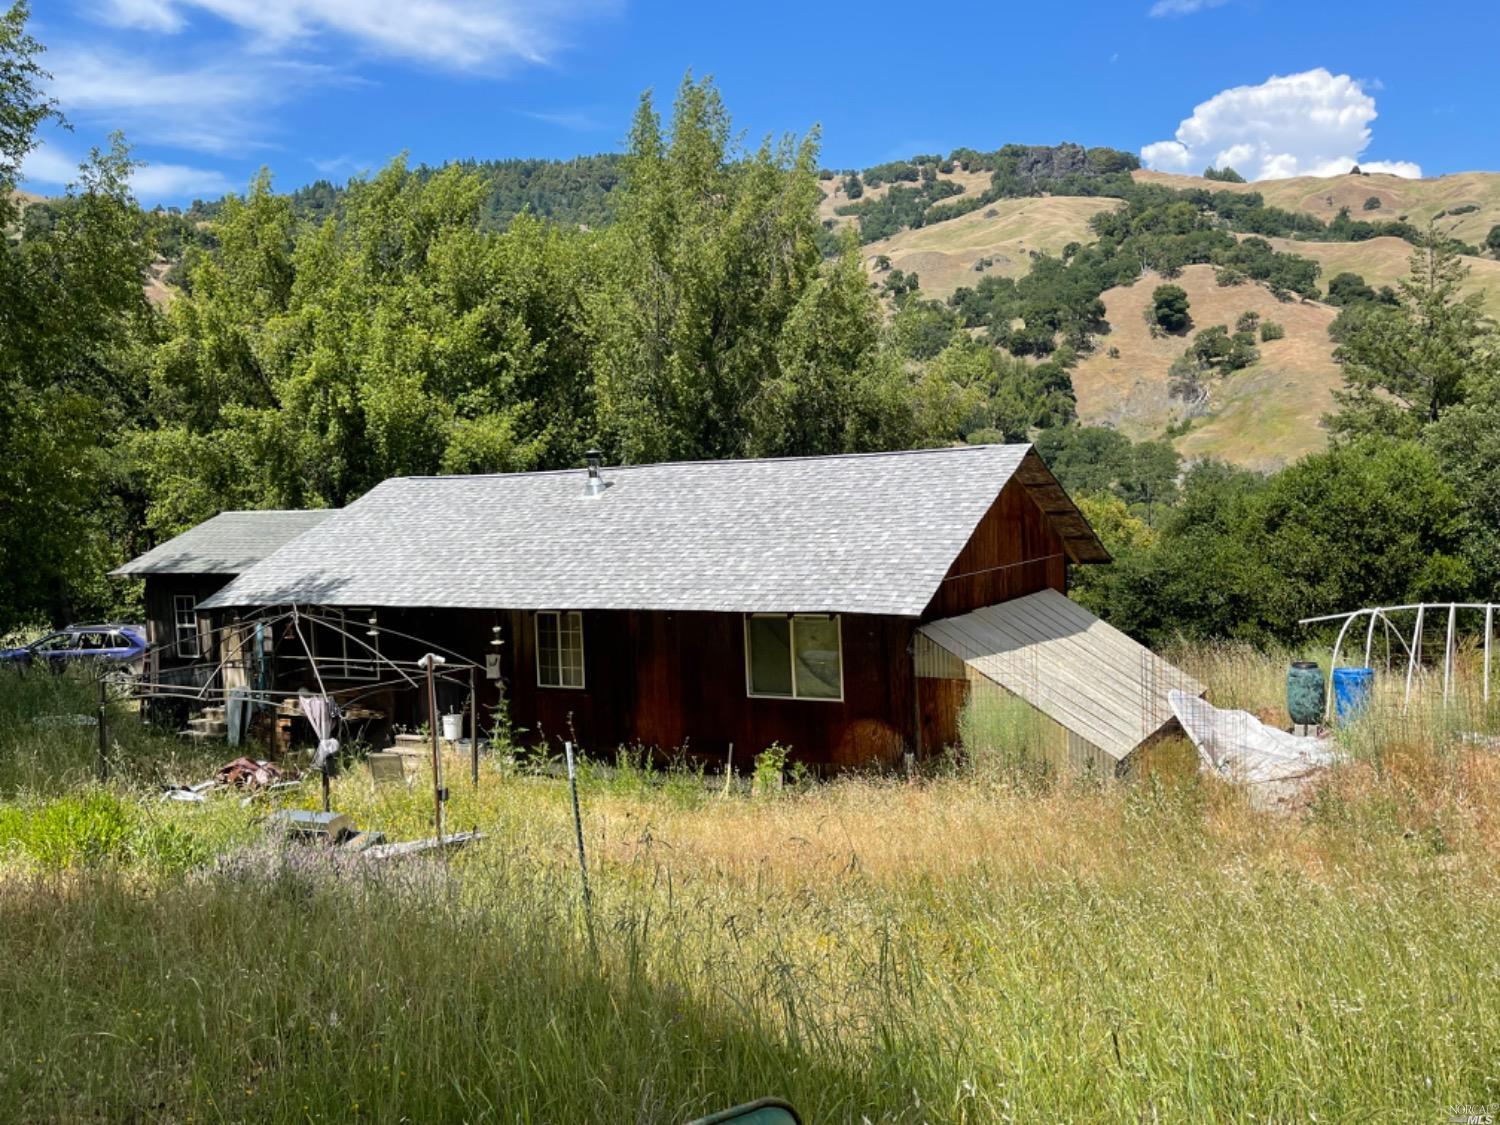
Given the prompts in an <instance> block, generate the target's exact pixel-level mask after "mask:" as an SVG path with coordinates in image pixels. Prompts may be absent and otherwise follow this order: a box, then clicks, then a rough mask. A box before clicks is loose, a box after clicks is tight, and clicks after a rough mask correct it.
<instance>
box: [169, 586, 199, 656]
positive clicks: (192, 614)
mask: <svg viewBox="0 0 1500 1125" xmlns="http://www.w3.org/2000/svg"><path fill="white" fill-rule="evenodd" d="M172 626H173V631H174V633H175V634H176V638H177V655H178V656H194V657H196V656H201V655H202V654H203V648H202V644H201V642H200V641H199V639H198V599H197V598H196V597H194V596H193V595H192V594H177V595H176V596H175V597H173V598H172Z"/></svg>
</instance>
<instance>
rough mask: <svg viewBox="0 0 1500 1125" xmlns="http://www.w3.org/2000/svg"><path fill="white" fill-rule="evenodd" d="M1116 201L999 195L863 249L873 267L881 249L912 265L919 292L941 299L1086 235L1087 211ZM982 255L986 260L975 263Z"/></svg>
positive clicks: (1022, 269)
mask: <svg viewBox="0 0 1500 1125" xmlns="http://www.w3.org/2000/svg"><path fill="white" fill-rule="evenodd" d="M1118 204H1119V201H1118V200H1114V199H1099V198H1088V199H1084V198H1078V197H1070V196H1057V197H1051V196H1040V197H1032V198H1027V199H1000V200H996V201H995V202H994V203H992V204H990V205H989V206H988V207H985V208H984V209H983V210H980V211H973V212H970V213H969V214H967V215H961V216H960V217H958V218H956V219H949V220H947V221H946V222H941V223H934V224H933V225H931V226H926V227H922V228H921V229H919V230H904V231H902V232H901V233H900V234H898V235H895V236H893V237H891V238H883V239H881V240H880V241H878V242H872V243H870V244H869V245H867V246H865V247H864V249H863V251H862V253H863V257H864V260H865V262H866V264H867V265H869V266H871V267H872V268H873V265H874V262H875V260H876V259H877V258H878V257H880V256H881V255H885V256H886V257H888V258H890V260H891V265H892V267H894V268H896V269H900V270H905V271H906V272H908V273H910V272H911V271H912V270H916V271H917V273H918V274H919V275H920V276H921V279H922V292H923V293H925V294H927V295H928V296H930V297H937V298H940V299H946V298H947V297H948V296H949V295H950V294H951V293H952V292H953V291H954V290H955V289H957V288H958V287H959V286H961V285H973V284H974V283H975V282H976V281H978V280H979V279H980V278H981V277H985V276H987V275H989V274H1001V275H1003V276H1006V277H1020V276H1021V275H1023V274H1025V273H1026V271H1027V270H1029V269H1030V268H1031V260H1032V255H1033V254H1043V253H1044V254H1051V255H1053V256H1056V255H1058V254H1060V253H1062V248H1063V247H1064V246H1066V245H1067V244H1068V243H1070V242H1087V241H1089V240H1090V239H1091V238H1092V237H1093V236H1092V234H1091V233H1090V232H1089V225H1088V222H1089V217H1090V216H1092V215H1094V214H1096V213H1097V212H1099V211H1105V210H1108V209H1109V208H1111V207H1114V206H1118ZM985 259H988V260H989V263H990V264H988V265H985V266H984V268H983V269H976V268H975V267H976V265H978V264H980V263H981V262H982V261H983V260H985Z"/></svg>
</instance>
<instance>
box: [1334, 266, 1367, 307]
mask: <svg viewBox="0 0 1500 1125" xmlns="http://www.w3.org/2000/svg"><path fill="white" fill-rule="evenodd" d="M1377 299H1378V297H1377V294H1376V292H1375V290H1373V289H1371V288H1370V287H1369V286H1368V285H1367V284H1365V279H1364V278H1362V277H1361V276H1360V275H1359V274H1357V273H1349V272H1348V271H1345V272H1344V273H1339V274H1335V275H1334V276H1333V277H1332V278H1331V279H1330V280H1329V282H1328V303H1329V304H1330V305H1353V304H1357V303H1358V302H1360V301H1375V300H1377Z"/></svg>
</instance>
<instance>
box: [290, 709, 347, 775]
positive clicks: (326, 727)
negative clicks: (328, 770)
mask: <svg viewBox="0 0 1500 1125" xmlns="http://www.w3.org/2000/svg"><path fill="white" fill-rule="evenodd" d="M297 702H298V704H299V705H300V706H301V708H302V714H303V715H305V716H307V721H308V723H309V725H311V726H312V729H313V733H314V734H315V735H317V736H318V749H317V752H316V753H314V754H313V760H312V766H313V769H319V770H320V769H322V768H323V767H324V766H325V765H327V763H328V760H329V759H330V758H332V757H333V756H334V755H335V754H337V753H338V752H339V740H338V739H336V738H334V737H333V724H334V721H335V720H336V719H337V718H338V713H339V708H338V704H337V703H335V702H334V701H333V700H331V699H329V698H328V697H327V696H326V695H304V696H300V697H299V698H298V700H297Z"/></svg>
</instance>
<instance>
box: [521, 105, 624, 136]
mask: <svg viewBox="0 0 1500 1125" xmlns="http://www.w3.org/2000/svg"><path fill="white" fill-rule="evenodd" d="M517 112H518V113H519V114H520V115H521V116H522V117H529V118H531V119H532V120H533V121H540V122H542V123H543V124H544V125H554V126H556V127H557V128H559V129H567V130H568V131H569V132H572V133H596V132H598V131H599V130H600V129H603V128H604V125H603V123H602V122H601V121H600V120H599V119H598V118H597V117H595V116H594V115H593V114H592V113H589V112H588V111H587V110H581V109H562V110H552V111H546V112H542V111H532V110H525V109H523V110H517Z"/></svg>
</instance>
